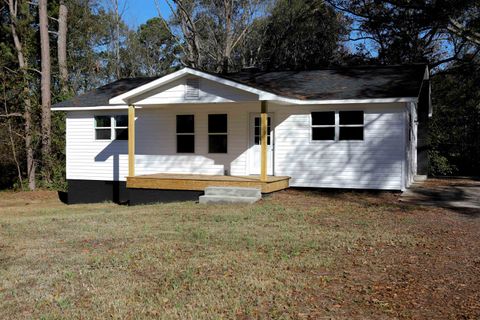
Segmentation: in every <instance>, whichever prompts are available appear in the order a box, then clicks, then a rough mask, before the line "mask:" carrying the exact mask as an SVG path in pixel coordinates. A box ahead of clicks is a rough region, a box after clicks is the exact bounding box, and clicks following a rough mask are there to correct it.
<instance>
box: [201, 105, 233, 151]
mask: <svg viewBox="0 0 480 320" xmlns="http://www.w3.org/2000/svg"><path fill="white" fill-rule="evenodd" d="M211 115H212V116H213V115H225V116H226V119H227V131H226V132H210V128H209V126H210V125H209V124H210V123H209V121H210V119H209V118H210V116H211ZM228 119H229V116H228V113H226V112H218V113H208V114H207V154H228V149H230V148H229V147H228V140H229V139H228V136H229V134H228V130H229V125H228V122H229V120H228ZM210 136H226V137H227V150H226V152H210Z"/></svg>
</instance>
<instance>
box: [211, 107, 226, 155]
mask: <svg viewBox="0 0 480 320" xmlns="http://www.w3.org/2000/svg"><path fill="white" fill-rule="evenodd" d="M227 146H228V123H227V115H226V114H209V115H208V152H209V153H227Z"/></svg>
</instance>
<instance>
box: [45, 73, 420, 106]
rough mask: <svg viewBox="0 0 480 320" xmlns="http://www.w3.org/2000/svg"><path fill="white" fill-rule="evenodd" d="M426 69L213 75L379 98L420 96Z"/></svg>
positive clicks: (127, 82) (292, 89)
mask: <svg viewBox="0 0 480 320" xmlns="http://www.w3.org/2000/svg"><path fill="white" fill-rule="evenodd" d="M425 68H426V66H425V65H423V64H416V65H397V66H359V67H337V68H327V69H320V70H307V71H274V72H252V71H242V72H237V73H230V74H225V75H219V74H213V75H215V76H218V77H221V78H224V79H228V80H232V81H235V82H237V83H241V84H245V85H247V86H250V87H254V88H257V89H260V90H263V91H267V92H270V93H274V94H277V95H279V96H282V97H287V98H293V99H301V100H345V99H379V98H403V97H418V95H419V92H420V87H421V85H422V81H423V77H424V74H425ZM158 78H159V77H152V78H130V79H121V80H118V81H115V82H112V83H110V84H107V85H105V86H102V87H100V88H97V89H95V90H92V91H89V92H87V93H84V94H82V95H79V96H77V97H75V98H72V99H70V100H66V101H63V102H59V103H57V104H55V105H54V106H53V107H90V106H107V105H109V103H108V101H109V99H110V98H112V97H115V96H118V95H120V94H122V93H125V92H127V91H129V90H132V89H134V88H136V87H139V86H141V85H143V84H146V83H148V82H150V81H153V80H155V79H158Z"/></svg>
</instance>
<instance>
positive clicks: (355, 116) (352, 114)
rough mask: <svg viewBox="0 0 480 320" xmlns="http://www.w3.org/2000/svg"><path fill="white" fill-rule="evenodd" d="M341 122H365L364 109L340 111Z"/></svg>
mask: <svg viewBox="0 0 480 320" xmlns="http://www.w3.org/2000/svg"><path fill="white" fill-rule="evenodd" d="M338 114H339V116H340V124H363V111H339V112H338Z"/></svg>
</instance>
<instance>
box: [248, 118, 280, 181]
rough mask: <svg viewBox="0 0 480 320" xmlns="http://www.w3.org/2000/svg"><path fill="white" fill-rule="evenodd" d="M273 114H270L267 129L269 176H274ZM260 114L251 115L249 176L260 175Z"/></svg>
mask: <svg viewBox="0 0 480 320" xmlns="http://www.w3.org/2000/svg"><path fill="white" fill-rule="evenodd" d="M272 118H273V115H272V114H270V113H269V114H268V129H267V135H268V136H267V174H268V175H273V161H274V159H273V147H274V140H273V139H274V136H273V126H272ZM260 136H261V135H260V114H259V113H252V114H251V115H250V138H249V139H250V148H249V150H248V167H249V170H248V171H249V174H260V163H261V158H260V154H261V147H260Z"/></svg>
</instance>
